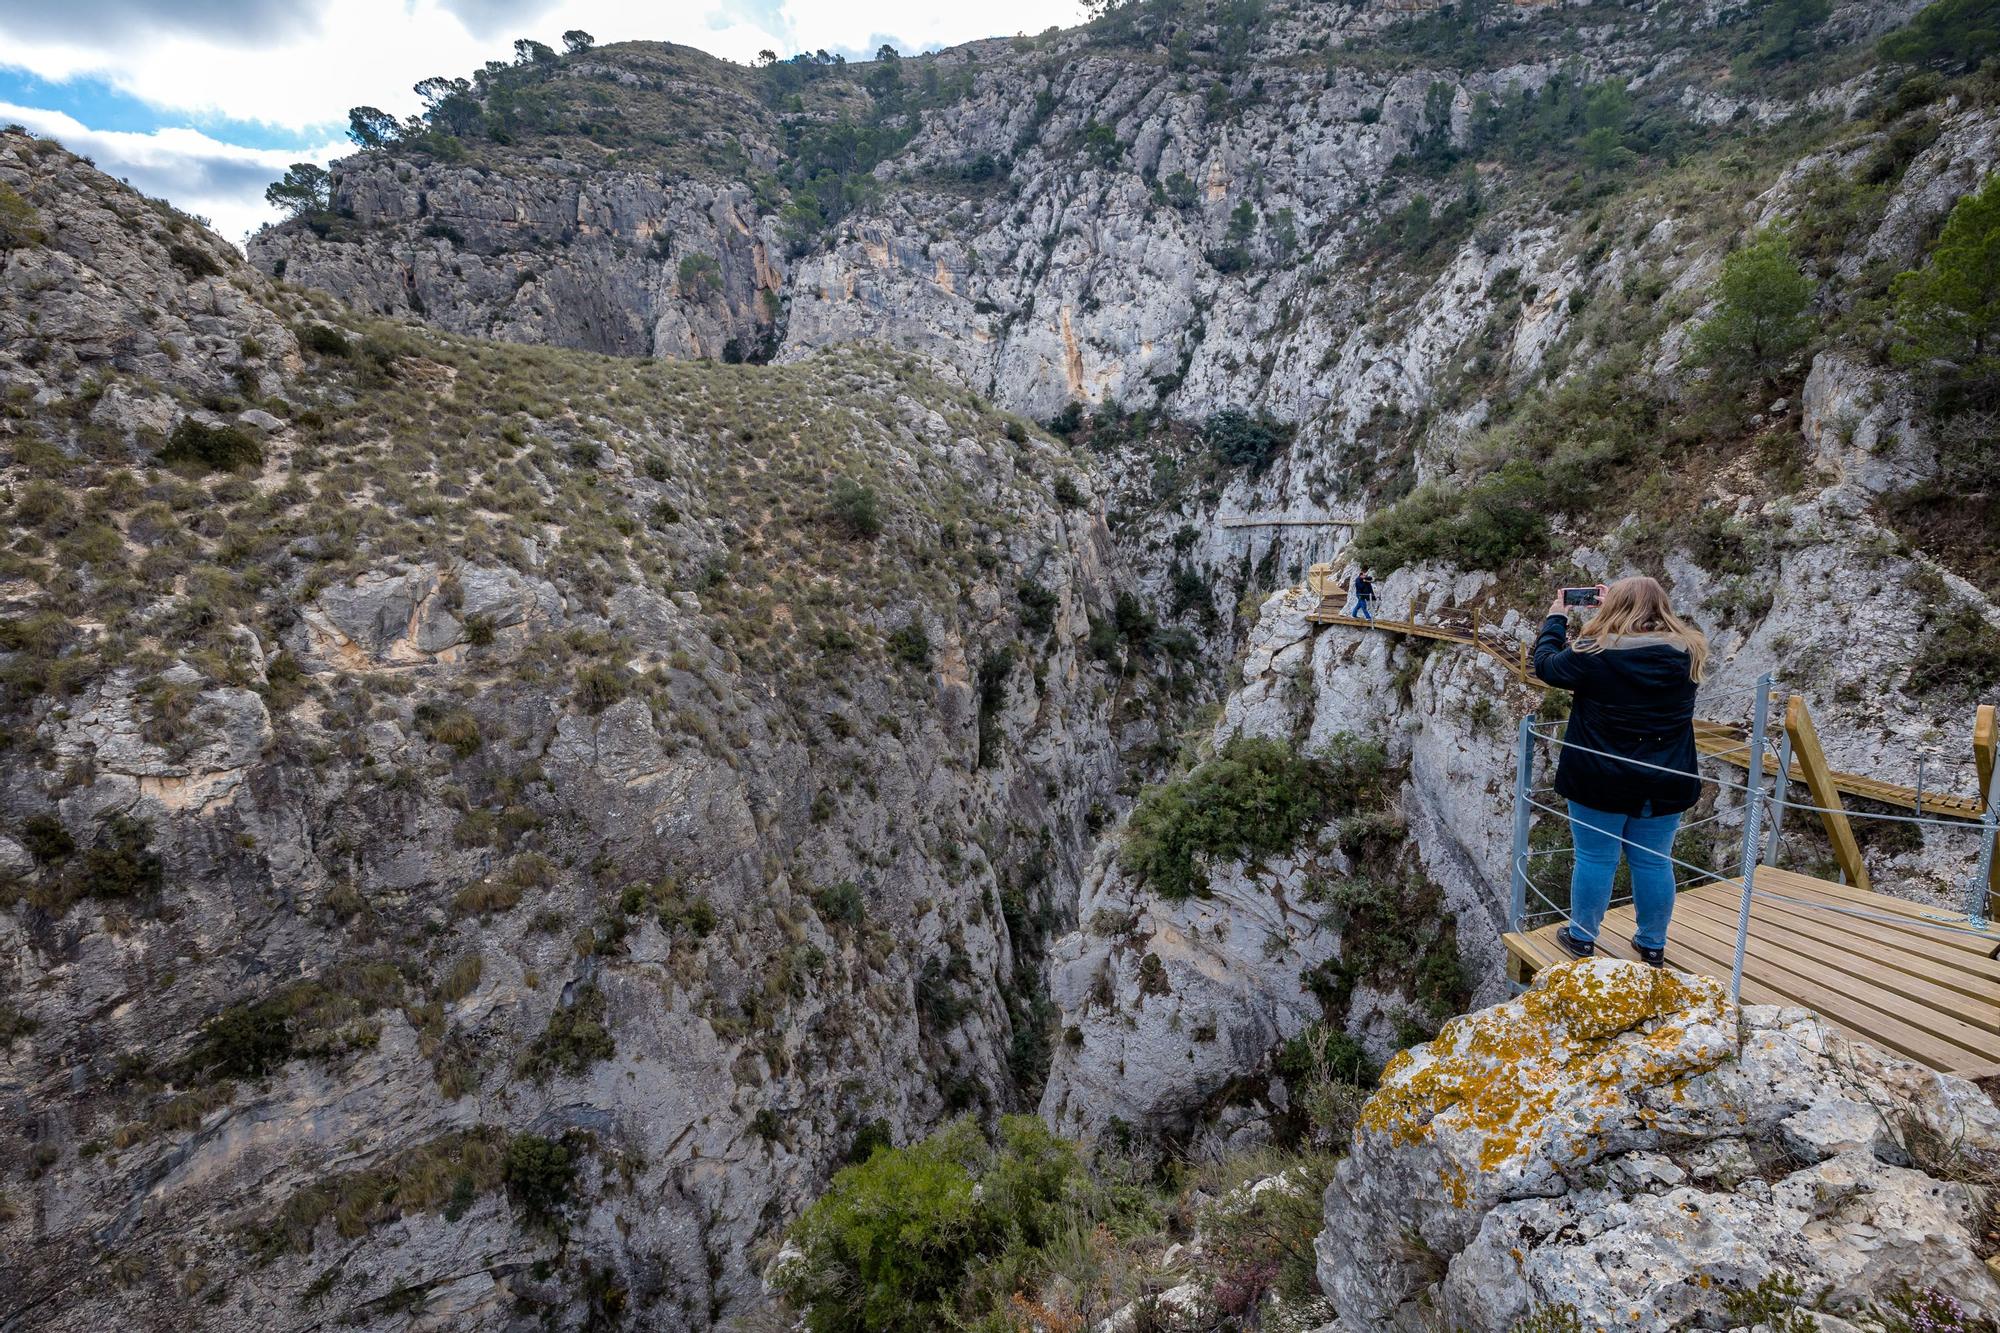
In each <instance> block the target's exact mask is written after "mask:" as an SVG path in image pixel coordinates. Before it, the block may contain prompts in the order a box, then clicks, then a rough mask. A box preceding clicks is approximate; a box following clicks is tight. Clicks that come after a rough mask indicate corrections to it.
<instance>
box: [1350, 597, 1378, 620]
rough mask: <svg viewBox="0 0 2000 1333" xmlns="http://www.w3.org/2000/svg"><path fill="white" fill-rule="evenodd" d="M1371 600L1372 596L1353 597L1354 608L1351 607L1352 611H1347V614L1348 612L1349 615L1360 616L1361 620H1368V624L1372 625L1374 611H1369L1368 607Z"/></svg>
mask: <svg viewBox="0 0 2000 1333" xmlns="http://www.w3.org/2000/svg"><path fill="white" fill-rule="evenodd" d="M1372 600H1373V599H1372V598H1368V597H1357V598H1355V599H1354V609H1353V610H1352V611H1349V612H1348V613H1347V614H1349V615H1351V616H1358V617H1359V618H1361V619H1362V620H1365V621H1367V622H1368V623H1369V624H1371V625H1372V624H1374V623H1375V615H1374V613H1373V612H1371V611H1370V610H1369V609H1368V603H1369V602H1370V601H1372Z"/></svg>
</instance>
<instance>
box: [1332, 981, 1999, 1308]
mask: <svg viewBox="0 0 2000 1333" xmlns="http://www.w3.org/2000/svg"><path fill="white" fill-rule="evenodd" d="M1739 1031H1740V1039H1739ZM1984 1101H1985V1099H1984V1098H1983V1097H1982V1096H1981V1095H1980V1094H1978V1093H1977V1091H1976V1090H1974V1089H1971V1088H1970V1087H1968V1086H1966V1085H1964V1084H1962V1083H1961V1082H1960V1081H1959V1080H1957V1079H1953V1078H1951V1077H1950V1076H1947V1075H1935V1074H1930V1073H1928V1072H1926V1071H1921V1070H1916V1069H1913V1068H1912V1067H1910V1066H1907V1065H1903V1064H1900V1062H1896V1061H1892V1060H1888V1059H1886V1058H1885V1057H1882V1056H1879V1055H1877V1054H1875V1053H1873V1052H1870V1051H1868V1050H1867V1049H1866V1048H1863V1047H1856V1046H1853V1045H1851V1044H1850V1043H1848V1042H1846V1041H1845V1040H1844V1039H1842V1038H1840V1037H1839V1036H1837V1035H1836V1034H1834V1033H1832V1032H1831V1031H1830V1030H1829V1029H1827V1028H1826V1026H1825V1025H1824V1023H1823V1022H1821V1021H1820V1020H1819V1019H1817V1018H1815V1017H1813V1016H1812V1015H1809V1014H1807V1013H1805V1012H1804V1011H1801V1010H1778V1009H1773V1008H1769V1007H1751V1008H1748V1009H1744V1010H1742V1011H1741V1012H1740V1014H1739V1012H1738V1011H1737V1010H1735V1009H1733V1008H1732V1007H1730V1006H1729V1005H1728V1003H1727V999H1726V995H1725V994H1724V992H1723V990H1722V988H1721V986H1720V985H1719V983H1717V982H1714V981H1712V980H1709V979H1707V978H1699V977H1690V976H1685V975H1681V974H1676V973H1671V972H1655V971H1650V970H1648V969H1646V968H1643V967H1640V966H1639V965H1637V964H1631V963H1624V962H1618V961H1614V960H1608V959H1602V960H1585V961H1579V962H1574V963H1565V964H1561V965H1559V966H1557V967H1553V968H1549V969H1546V970H1544V971H1543V972H1541V973H1539V974H1538V975H1537V977H1536V979H1535V983H1534V985H1533V987H1532V988H1531V989H1530V990H1529V991H1528V992H1527V993H1526V994H1525V995H1523V996H1521V997H1520V998H1519V999H1516V1000H1511V1001H1508V1002H1506V1003H1504V1004H1501V1005H1497V1006H1494V1007H1492V1008H1490V1009H1486V1010H1483V1011H1480V1012H1477V1013H1473V1014H1470V1015H1467V1016H1466V1017H1464V1018H1460V1019H1456V1020H1454V1021H1453V1022H1452V1023H1451V1024H1449V1025H1447V1027H1446V1028H1445V1029H1444V1031H1443V1032H1442V1033H1440V1034H1439V1036H1438V1038H1437V1040H1436V1041H1434V1042H1431V1043H1429V1044H1427V1045H1425V1046H1420V1047H1417V1048H1414V1049H1413V1050H1411V1051H1409V1052H1406V1053H1404V1054H1403V1055H1400V1056H1398V1057H1397V1058H1396V1060H1395V1061H1393V1062H1391V1064H1390V1065H1389V1067H1388V1068H1387V1069H1386V1070H1385V1071H1384V1073H1383V1076H1382V1086H1381V1089H1380V1091H1378V1092H1377V1093H1376V1095H1375V1096H1374V1097H1373V1098H1371V1099H1370V1101H1369V1102H1368V1104H1367V1106H1366V1107H1365V1108H1364V1111H1363V1115H1362V1122H1361V1125H1360V1126H1359V1127H1358V1128H1357V1129H1356V1131H1355V1139H1354V1145H1353V1149H1352V1151H1351V1152H1350V1154H1349V1156H1348V1157H1347V1158H1346V1159H1345V1160H1344V1161H1342V1163H1341V1164H1340V1166H1339V1168H1338V1169H1337V1170H1336V1172H1335V1175H1334V1180H1333V1183H1332V1184H1331V1185H1330V1186H1329V1187H1328V1189H1327V1194H1326V1230H1325V1231H1323V1232H1322V1233H1321V1235H1320V1237H1319V1240H1318V1242H1317V1248H1318V1253H1319V1272H1320V1282H1321V1285H1322V1287H1323V1288H1324V1289H1325V1290H1326V1291H1327V1293H1328V1295H1329V1297H1330V1298H1331V1299H1332V1301H1333V1303H1334V1305H1335V1307H1336V1308H1337V1309H1338V1310H1339V1311H1340V1313H1341V1316H1342V1318H1343V1320H1345V1321H1348V1322H1351V1323H1356V1324H1358V1325H1359V1326H1362V1327H1401V1328H1416V1327H1419V1326H1420V1320H1421V1318H1422V1317H1424V1316H1421V1315H1420V1314H1419V1309H1420V1307H1423V1306H1428V1307H1429V1308H1431V1309H1435V1310H1436V1311H1438V1312H1439V1313H1440V1314H1441V1315H1442V1316H1443V1317H1444V1318H1446V1319H1447V1320H1449V1321H1452V1322H1454V1323H1455V1324H1456V1325H1457V1326H1460V1327H1464V1328H1468V1329H1477V1330H1489V1329H1490V1330H1503V1329H1507V1328H1510V1327H1512V1325H1513V1324H1514V1323H1515V1321H1517V1320H1519V1319H1520V1318H1522V1317H1524V1316H1525V1315H1527V1314H1528V1313H1530V1312H1531V1311H1532V1310H1534V1309H1537V1308H1540V1307H1543V1306H1551V1305H1565V1304H1567V1305H1571V1306H1573V1307H1574V1308H1575V1309H1576V1310H1578V1311H1579V1312H1580V1313H1581V1314H1582V1316H1583V1317H1584V1320H1585V1323H1586V1324H1592V1323H1597V1322H1602V1323H1605V1324H1615V1325H1617V1326H1620V1327H1632V1328H1638V1329H1644V1330H1665V1329H1669V1328H1678V1327H1686V1326H1689V1324H1690V1323H1691V1322H1692V1323H1698V1324H1701V1325H1703V1326H1720V1325H1711V1321H1714V1320H1716V1319H1718V1318H1719V1317H1720V1316H1721V1313H1722V1302H1723V1299H1724V1297H1725V1296H1726V1295H1727V1294H1728V1293H1730V1292H1732V1291H1740V1290H1746V1289H1748V1288H1751V1287H1754V1286H1756V1285H1757V1283H1758V1282H1760V1281H1761V1280H1762V1279H1763V1278H1764V1277H1766V1276H1767V1275H1769V1274H1772V1273H1789V1274H1791V1275H1793V1276H1794V1277H1795V1278H1796V1279H1797V1280H1798V1282H1799V1283H1800V1285H1801V1287H1802V1288H1803V1290H1804V1291H1805V1292H1806V1293H1807V1295H1808V1297H1809V1298H1813V1299H1818V1298H1821V1297H1823V1298H1824V1301H1825V1302H1826V1304H1827V1308H1829V1309H1830V1310H1831V1311H1833V1312H1834V1313H1842V1312H1851V1311H1853V1310H1856V1309H1858V1308H1860V1307H1861V1306H1862V1305H1863V1304H1865V1303H1866V1302H1868V1301H1871V1300H1880V1299H1883V1298H1886V1297H1888V1296H1890V1295H1892V1294H1894V1293H1895V1292H1896V1291H1897V1290H1898V1289H1899V1287H1900V1286H1901V1285H1902V1284H1905V1283H1908V1284H1912V1285H1914V1286H1916V1287H1918V1288H1919V1289H1926V1290H1936V1291H1940V1292H1945V1293H1948V1294H1950V1295H1952V1296H1954V1297H1956V1298H1957V1299H1958V1300H1959V1301H1960V1303H1961V1304H1962V1305H1963V1306H1964V1307H1965V1308H1966V1309H1967V1310H1968V1311H1971V1312H1973V1313H1975V1314H1978V1313H1984V1312H1990V1311H1993V1310H1995V1309H2000V1284H1996V1283H1995V1282H1994V1281H1993V1279H1992V1277H1991V1275H1990V1274H1989V1273H1988V1271H1987V1270H1986V1267H1985V1265H1984V1264H1983V1263H1982V1262H1981V1261H1980V1260H1979V1259H1978V1258H1977V1257H1976V1251H1975V1248H1974V1245H1975V1235H1974V1233H1975V1226H1976V1218H1977V1209H1976V1206H1975V1200H1974V1196H1973V1195H1972V1194H1971V1193H1970V1192H1968V1190H1967V1189H1966V1187H1965V1186H1963V1185H1962V1184H1958V1183H1956V1182H1955V1181H1953V1180H1950V1179H1944V1178H1939V1177H1937V1176H1933V1175H1930V1174H1927V1173H1926V1170H1925V1169H1924V1165H1923V1161H1931V1162H1932V1163H1933V1165H1935V1159H1930V1158H1924V1159H1922V1160H1919V1158H1918V1157H1917V1156H1913V1154H1912V1152H1911V1151H1910V1149H1911V1145H1912V1144H1913V1143H1916V1144H1921V1143H1923V1142H1925V1141H1926V1140H1925V1138H1924V1133H1925V1131H1926V1130H1928V1131H1929V1132H1931V1133H1933V1134H1934V1133H1935V1132H1936V1130H1937V1129H1938V1128H1939V1127H1941V1126H1943V1125H1946V1124H1949V1125H1951V1126H1952V1130H1951V1132H1952V1133H1954V1134H1956V1135H1958V1136H1960V1137H1961V1138H1962V1140H1963V1142H1964V1143H1965V1144H1966V1145H1967V1150H1968V1151H1970V1152H1972V1153H1975V1154H1982V1155H1983V1154H1988V1153H1991V1152H1992V1151H1993V1150H1994V1149H1995V1148H1996V1147H2000V1133H1996V1130H2000V1124H1996V1121H1995V1118H1994V1116H1993V1115H1992V1114H1991V1109H1990V1103H1987V1104H1986V1109H1985V1110H1983V1111H1981V1112H1979V1113H1976V1114H1975V1115H1973V1116H1971V1117H1970V1118H1969V1119H1963V1120H1947V1119H1945V1118H1944V1117H1945V1116H1947V1115H1950V1114H1952V1113H1951V1112H1950V1111H1948V1110H1947V1109H1946V1108H1947V1107H1948V1106H1958V1105H1966V1106H1969V1105H1976V1104H1979V1103H1982V1102H1984ZM1731 1154H1733V1155H1734V1160H1735V1161H1736V1162H1737V1163H1739V1165H1735V1166H1728V1165H1725V1163H1727V1162H1729V1161H1730V1160H1731ZM1939 1169H1942V1168H1941V1167H1940V1168H1939Z"/></svg>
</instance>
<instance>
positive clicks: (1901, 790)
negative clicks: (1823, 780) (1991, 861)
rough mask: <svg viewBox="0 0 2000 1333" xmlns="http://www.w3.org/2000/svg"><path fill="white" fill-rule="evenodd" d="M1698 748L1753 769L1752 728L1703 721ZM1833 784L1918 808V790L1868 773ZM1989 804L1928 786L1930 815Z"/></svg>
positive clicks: (1770, 769)
mask: <svg viewBox="0 0 2000 1333" xmlns="http://www.w3.org/2000/svg"><path fill="white" fill-rule="evenodd" d="M1694 725H1695V732H1694V743H1695V748H1696V749H1698V750H1700V751H1701V752H1702V753H1703V754H1706V755H1712V756H1714V757H1715V758H1717V759H1720V760H1722V761H1723V762H1724V763H1726V764H1734V765H1735V766H1736V767H1738V768H1740V769H1743V770H1744V771H1745V772H1748V771H1749V768H1750V746H1749V744H1748V742H1747V741H1746V740H1745V739H1744V738H1745V735H1746V733H1747V731H1748V728H1746V727H1743V726H1739V725H1737V724H1734V723H1729V722H1703V721H1697V722H1696V723H1695V724H1694ZM1777 771H1778V757H1777V756H1776V755H1774V754H1766V755H1765V756H1764V772H1765V774H1766V775H1767V776H1768V775H1770V774H1773V773H1776V772H1777ZM1789 776H1790V777H1791V780H1792V781H1793V782H1804V781H1805V780H1806V773H1805V769H1804V768H1802V767H1801V766H1800V764H1799V761H1798V760H1797V759H1794V760H1792V764H1791V773H1790V775H1789ZM1832 776H1833V785H1834V786H1835V787H1837V788H1838V789H1839V790H1840V791H1841V792H1842V793H1843V794H1844V795H1848V796H1859V797H1860V798H1861V799H1863V800H1865V801H1879V802H1881V803H1882V804H1883V805H1891V806H1900V807H1902V808H1904V809H1915V808H1916V801H1917V790H1916V788H1914V787H1905V786H1901V785H1899V784H1897V783H1894V782H1884V781H1882V779H1880V778H1871V777H1869V776H1868V775H1867V774H1865V773H1843V772H1841V771H1840V770H1839V769H1834V770H1832ZM1985 808H1986V807H1985V805H1984V804H1983V803H1982V802H1981V801H1980V800H1979V798H1978V797H1976V796H1966V795H1963V794H1961V793H1958V792H1948V791H1937V790H1934V789H1932V788H1928V787H1927V788H1925V789H1924V813H1925V814H1927V815H1956V816H1958V817H1959V818H1961V819H1977V818H1979V816H1980V813H1981V812H1982V811H1984V810H1985Z"/></svg>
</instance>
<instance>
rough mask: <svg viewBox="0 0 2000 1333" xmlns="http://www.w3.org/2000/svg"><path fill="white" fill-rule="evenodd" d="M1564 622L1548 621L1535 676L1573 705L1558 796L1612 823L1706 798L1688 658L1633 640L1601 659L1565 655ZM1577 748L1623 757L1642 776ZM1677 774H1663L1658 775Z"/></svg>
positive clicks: (1681, 651)
mask: <svg viewBox="0 0 2000 1333" xmlns="http://www.w3.org/2000/svg"><path fill="white" fill-rule="evenodd" d="M1568 629H1569V618H1568V617H1567V616H1550V617H1549V618H1548V619H1547V620H1545V621H1543V622H1542V632H1541V635H1540V636H1539V637H1538V638H1536V640H1535V674H1536V675H1537V676H1540V677H1541V678H1542V679H1543V680H1544V681H1545V682H1547V683H1548V684H1550V685H1554V686H1557V687H1559V688H1561V689H1566V690H1568V691H1570V693H1571V694H1572V695H1573V696H1574V697H1573V699H1572V701H1571V704H1570V711H1569V724H1568V725H1567V726H1566V727H1564V728H1563V740H1564V741H1565V742H1567V743H1566V744H1565V745H1564V746H1563V748H1562V757H1561V758H1560V759H1558V760H1557V761H1556V791H1557V793H1558V794H1560V795H1562V796H1564V797H1566V798H1568V799H1569V800H1572V801H1576V802H1578V803H1579V804H1582V805H1587V806H1589V807H1590V808H1591V809H1593V810H1604V811H1608V812H1610V813H1612V814H1620V815H1636V814H1638V813H1639V812H1640V809H1641V807H1643V806H1644V805H1645V804H1646V802H1647V801H1651V802H1652V803H1653V806H1652V813H1654V814H1656V815H1671V814H1675V813H1677V812H1679V811H1682V810H1685V809H1687V808H1688V807H1689V806H1691V805H1693V804H1694V803H1695V802H1696V801H1698V800H1700V799H1701V781H1700V779H1698V778H1697V777H1696V776H1695V766H1694V765H1695V749H1694V694H1695V683H1694V682H1693V681H1692V680H1690V679H1688V652H1687V649H1685V648H1681V647H1677V646H1676V645H1674V644H1672V643H1668V642H1665V641H1663V640H1661V639H1657V638H1652V637H1650V636H1635V637H1634V638H1631V639H1627V640H1626V641H1625V642H1624V643H1623V644H1613V645H1611V646H1608V647H1606V648H1605V649H1604V650H1603V651H1602V652H1597V653H1579V652H1576V651H1575V650H1573V649H1571V648H1569V647H1567V646H1565V639H1566V637H1567V633H1568ZM1577 746H1584V747H1588V748H1589V749H1592V750H1602V751H1604V752H1605V755H1622V756H1624V757H1625V758H1628V759H1636V760H1638V761H1640V763H1643V764H1656V765H1658V766H1659V767H1658V768H1642V767H1639V766H1638V765H1637V764H1627V763H1622V762H1620V760H1618V759H1613V758H1607V757H1605V755H1596V754H1585V753H1584V752H1583V751H1582V750H1580V749H1577V748H1575V747H1577ZM1662 768H1665V769H1671V770H1673V771H1672V772H1666V773H1663V772H1661V771H1660V769H1662Z"/></svg>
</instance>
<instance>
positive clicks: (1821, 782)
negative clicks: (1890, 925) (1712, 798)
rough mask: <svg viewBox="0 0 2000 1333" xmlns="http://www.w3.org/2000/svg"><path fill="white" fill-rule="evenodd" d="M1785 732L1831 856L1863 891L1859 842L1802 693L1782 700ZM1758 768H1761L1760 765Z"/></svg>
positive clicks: (1758, 777) (1865, 885)
mask: <svg viewBox="0 0 2000 1333" xmlns="http://www.w3.org/2000/svg"><path fill="white" fill-rule="evenodd" d="M1785 735H1786V736H1787V737H1789V738H1790V739H1791V742H1792V756H1793V757H1794V758H1795V759H1797V760H1798V761H1799V768H1800V770H1801V772H1802V773H1803V775H1804V777H1805V781H1806V790H1807V791H1809V792H1811V793H1812V798H1813V804H1814V805H1816V806H1818V807H1819V808H1820V816H1819V817H1820V821H1821V822H1822V823H1824V824H1825V825H1826V836H1827V838H1828V839H1829V840H1830V841H1831V842H1832V843H1833V855H1834V857H1835V859H1836V860H1838V861H1839V862H1840V868H1841V870H1842V871H1844V872H1846V875H1847V882H1848V883H1849V884H1852V885H1853V886H1854V887H1855V888H1857V889H1862V890H1864V891H1865V890H1866V889H1867V888H1868V867H1867V866H1866V865H1865V864H1863V863H1862V860H1861V844H1860V843H1858V842H1856V841H1855V840H1854V828H1853V826H1852V825H1851V824H1849V823H1848V822H1847V811H1846V810H1844V809H1843V808H1842V807H1841V804H1840V788H1838V787H1836V786H1835V785H1834V783H1833V770H1832V769H1831V768H1829V767H1828V766H1827V762H1826V751H1825V750H1823V749H1821V748H1820V744H1819V732H1818V731H1817V730H1815V729H1814V727H1813V720H1812V714H1811V713H1809V712H1807V711H1806V701H1805V698H1804V697H1803V696H1802V695H1797V694H1794V695H1793V696H1792V697H1791V698H1790V699H1788V700H1787V701H1786V703H1785ZM1758 767H1759V768H1760V769H1761V768H1762V764H1761V763H1760V764H1759V765H1758ZM1763 776H1764V775H1763V774H1762V773H1761V772H1759V773H1757V774H1755V775H1754V779H1753V780H1754V781H1758V782H1761V781H1762V780H1763ZM1781 780H1782V775H1781Z"/></svg>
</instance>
